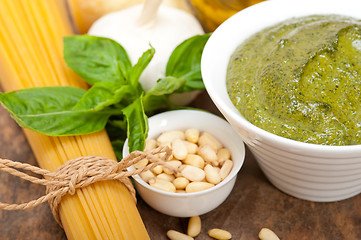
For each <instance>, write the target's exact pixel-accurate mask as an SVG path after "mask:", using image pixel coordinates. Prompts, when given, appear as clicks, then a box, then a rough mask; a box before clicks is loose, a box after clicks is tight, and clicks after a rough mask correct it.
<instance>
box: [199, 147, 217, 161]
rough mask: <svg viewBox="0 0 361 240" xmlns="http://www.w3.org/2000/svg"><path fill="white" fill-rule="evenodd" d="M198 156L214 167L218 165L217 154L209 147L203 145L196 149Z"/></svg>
mask: <svg viewBox="0 0 361 240" xmlns="http://www.w3.org/2000/svg"><path fill="white" fill-rule="evenodd" d="M198 154H199V155H200V156H201V157H202V158H203V159H204V160H205V161H206V162H208V163H212V164H213V165H214V166H217V165H218V162H217V159H218V158H217V153H216V151H215V150H214V149H213V148H212V147H211V146H209V145H203V146H202V147H200V148H199V149H198Z"/></svg>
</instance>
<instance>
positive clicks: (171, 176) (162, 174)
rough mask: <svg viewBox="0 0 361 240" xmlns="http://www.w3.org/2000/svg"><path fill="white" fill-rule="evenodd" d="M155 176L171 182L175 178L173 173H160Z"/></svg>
mask: <svg viewBox="0 0 361 240" xmlns="http://www.w3.org/2000/svg"><path fill="white" fill-rule="evenodd" d="M156 178H158V179H162V180H164V181H168V182H172V181H173V180H174V179H175V177H174V176H173V174H166V173H161V174H159V175H157V177H156Z"/></svg>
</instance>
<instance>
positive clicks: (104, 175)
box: [0, 146, 175, 226]
mask: <svg viewBox="0 0 361 240" xmlns="http://www.w3.org/2000/svg"><path fill="white" fill-rule="evenodd" d="M158 153H162V154H160V155H161V157H159V154H158ZM163 153H164V154H163ZM170 155H171V150H170V148H169V147H167V146H166V147H159V148H156V149H153V150H152V151H149V152H141V151H134V152H132V153H130V154H129V155H128V156H127V157H125V158H123V159H122V160H121V161H120V162H116V161H115V160H111V159H108V158H105V157H97V156H87V157H80V158H76V159H73V160H69V161H67V162H66V163H65V164H64V165H62V166H60V167H59V168H58V169H56V170H55V171H54V172H50V171H48V170H45V169H42V168H39V167H35V166H32V165H30V164H27V163H20V162H14V161H11V160H8V159H1V158H0V171H3V172H7V173H9V174H11V175H14V176H17V177H20V178H22V179H24V180H27V181H30V182H32V183H35V184H41V185H44V186H46V194H45V195H44V196H41V197H39V198H38V199H35V200H32V201H29V202H26V203H21V204H7V203H1V202H0V209H5V210H25V209H29V208H33V207H36V206H38V205H39V204H42V203H44V202H46V201H49V204H50V208H51V211H52V212H53V215H54V217H55V219H56V221H57V222H58V223H59V225H60V226H62V224H61V221H60V217H59V204H60V201H61V198H62V197H63V196H64V195H66V194H70V195H74V194H75V192H76V189H78V188H83V187H86V186H89V185H90V184H93V183H95V182H100V181H106V180H118V181H121V182H122V183H123V184H124V185H125V186H126V187H127V188H128V189H129V191H130V193H131V194H132V196H133V198H134V200H135V201H136V197H135V190H134V188H133V185H132V183H131V181H130V180H129V178H128V177H130V176H133V175H137V174H140V173H142V172H145V171H148V170H150V169H153V168H154V167H156V166H158V165H162V166H164V167H166V168H168V169H170V170H171V171H175V170H174V169H172V167H170V166H169V165H167V163H166V160H168V158H169V157H170ZM145 158H146V159H149V160H150V161H151V162H152V163H151V164H149V165H147V166H146V167H144V168H139V169H136V170H134V171H127V168H128V167H130V166H132V165H134V164H135V163H137V162H139V161H140V160H142V159H145ZM16 169H23V170H26V171H30V172H33V173H36V174H39V175H42V176H43V177H44V178H37V177H33V176H30V175H28V174H26V173H23V172H21V171H18V170H16Z"/></svg>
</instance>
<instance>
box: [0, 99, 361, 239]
mask: <svg viewBox="0 0 361 240" xmlns="http://www.w3.org/2000/svg"><path fill="white" fill-rule="evenodd" d="M193 105H194V106H196V107H200V108H204V109H207V110H209V111H211V112H214V113H216V114H219V112H218V111H217V110H216V108H215V106H214V105H213V104H212V102H211V101H210V100H209V98H208V96H207V94H206V93H203V94H201V96H200V97H198V98H197V99H196V100H195V102H194V104H193ZM0 129H1V131H0V157H2V158H8V159H11V160H14V161H20V162H27V163H30V164H33V165H36V160H35V158H34V156H33V154H32V152H31V149H30V147H29V145H28V143H27V141H26V139H25V137H24V135H23V133H22V130H21V129H20V128H19V127H18V126H17V124H16V123H15V122H14V121H13V120H12V119H11V118H10V117H9V114H8V113H7V112H6V111H5V110H4V109H3V108H2V107H0ZM44 191H45V189H44V187H42V186H38V185H34V184H30V183H28V182H25V181H23V180H19V179H18V178H16V177H13V176H10V175H8V174H6V173H1V172H0V202H7V203H20V202H24V201H28V200H32V199H35V198H37V197H39V196H41V195H42V194H44ZM138 199H139V201H138V208H139V211H140V214H141V215H142V218H143V221H144V223H145V225H146V228H147V230H148V232H149V235H150V237H151V239H154V240H161V239H167V237H166V232H167V231H168V230H169V229H175V230H178V231H181V232H185V231H186V227H187V219H186V218H176V217H170V216H166V215H164V214H161V213H159V212H157V211H155V210H153V209H152V208H150V207H149V206H148V205H147V204H146V203H144V202H143V201H142V200H141V199H140V198H138ZM201 219H202V232H201V234H200V235H199V236H198V237H197V238H196V239H198V240H200V239H210V238H209V237H208V236H207V231H208V229H210V228H215V227H217V228H222V229H226V230H228V231H230V232H231V233H232V235H233V238H232V239H237V240H239V239H242V240H251V239H258V237H257V236H258V232H259V231H260V229H261V228H263V227H268V228H270V229H272V230H273V231H274V232H275V233H277V234H278V236H279V237H280V238H281V239H291V240H293V239H295V240H301V239H304V240H306V239H307V240H312V239H315V240H323V239H325V240H326V239H327V240H338V239H340V240H343V239H345V240H346V239H347V240H352V239H361V195H358V196H355V197H353V198H350V199H347V200H344V201H340V202H333V203H315V202H309V201H304V200H300V199H297V198H294V197H291V196H289V195H287V194H284V193H282V192H281V191H279V190H278V189H277V188H275V187H274V186H273V185H272V184H271V183H270V182H269V181H268V180H267V179H266V177H265V176H264V175H263V173H262V172H261V170H260V168H259V167H258V165H257V163H256V161H255V159H254V157H253V156H252V154H251V153H250V152H249V151H248V150H247V153H246V159H245V163H244V165H243V167H242V169H241V171H240V172H239V174H238V178H237V182H236V185H235V187H234V189H233V191H232V193H231V195H230V196H229V197H228V198H227V199H226V201H225V202H224V203H223V204H222V205H221V206H219V207H218V208H217V209H215V210H214V211H212V212H210V213H207V214H205V215H202V216H201ZM5 239H7V240H8V239H11V240H12V239H22V240H26V239H36V240H45V239H46V240H53V239H56V240H58V239H59V240H60V239H66V236H65V234H64V232H63V230H62V229H61V228H60V227H59V226H58V225H57V223H56V222H55V220H54V219H53V217H52V214H51V212H50V209H49V207H48V205H47V204H43V205H41V206H38V207H36V208H35V209H32V210H27V211H3V210H0V240H5Z"/></svg>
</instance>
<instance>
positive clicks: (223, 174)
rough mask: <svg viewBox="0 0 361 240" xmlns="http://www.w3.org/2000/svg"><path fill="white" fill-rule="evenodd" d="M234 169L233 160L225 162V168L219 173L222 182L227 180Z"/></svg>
mask: <svg viewBox="0 0 361 240" xmlns="http://www.w3.org/2000/svg"><path fill="white" fill-rule="evenodd" d="M232 167H233V161H231V160H226V161H224V163H223V166H222V167H221V170H220V171H219V176H220V177H221V180H223V179H225V178H226V177H227V176H228V174H229V173H230V172H231V170H232Z"/></svg>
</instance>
